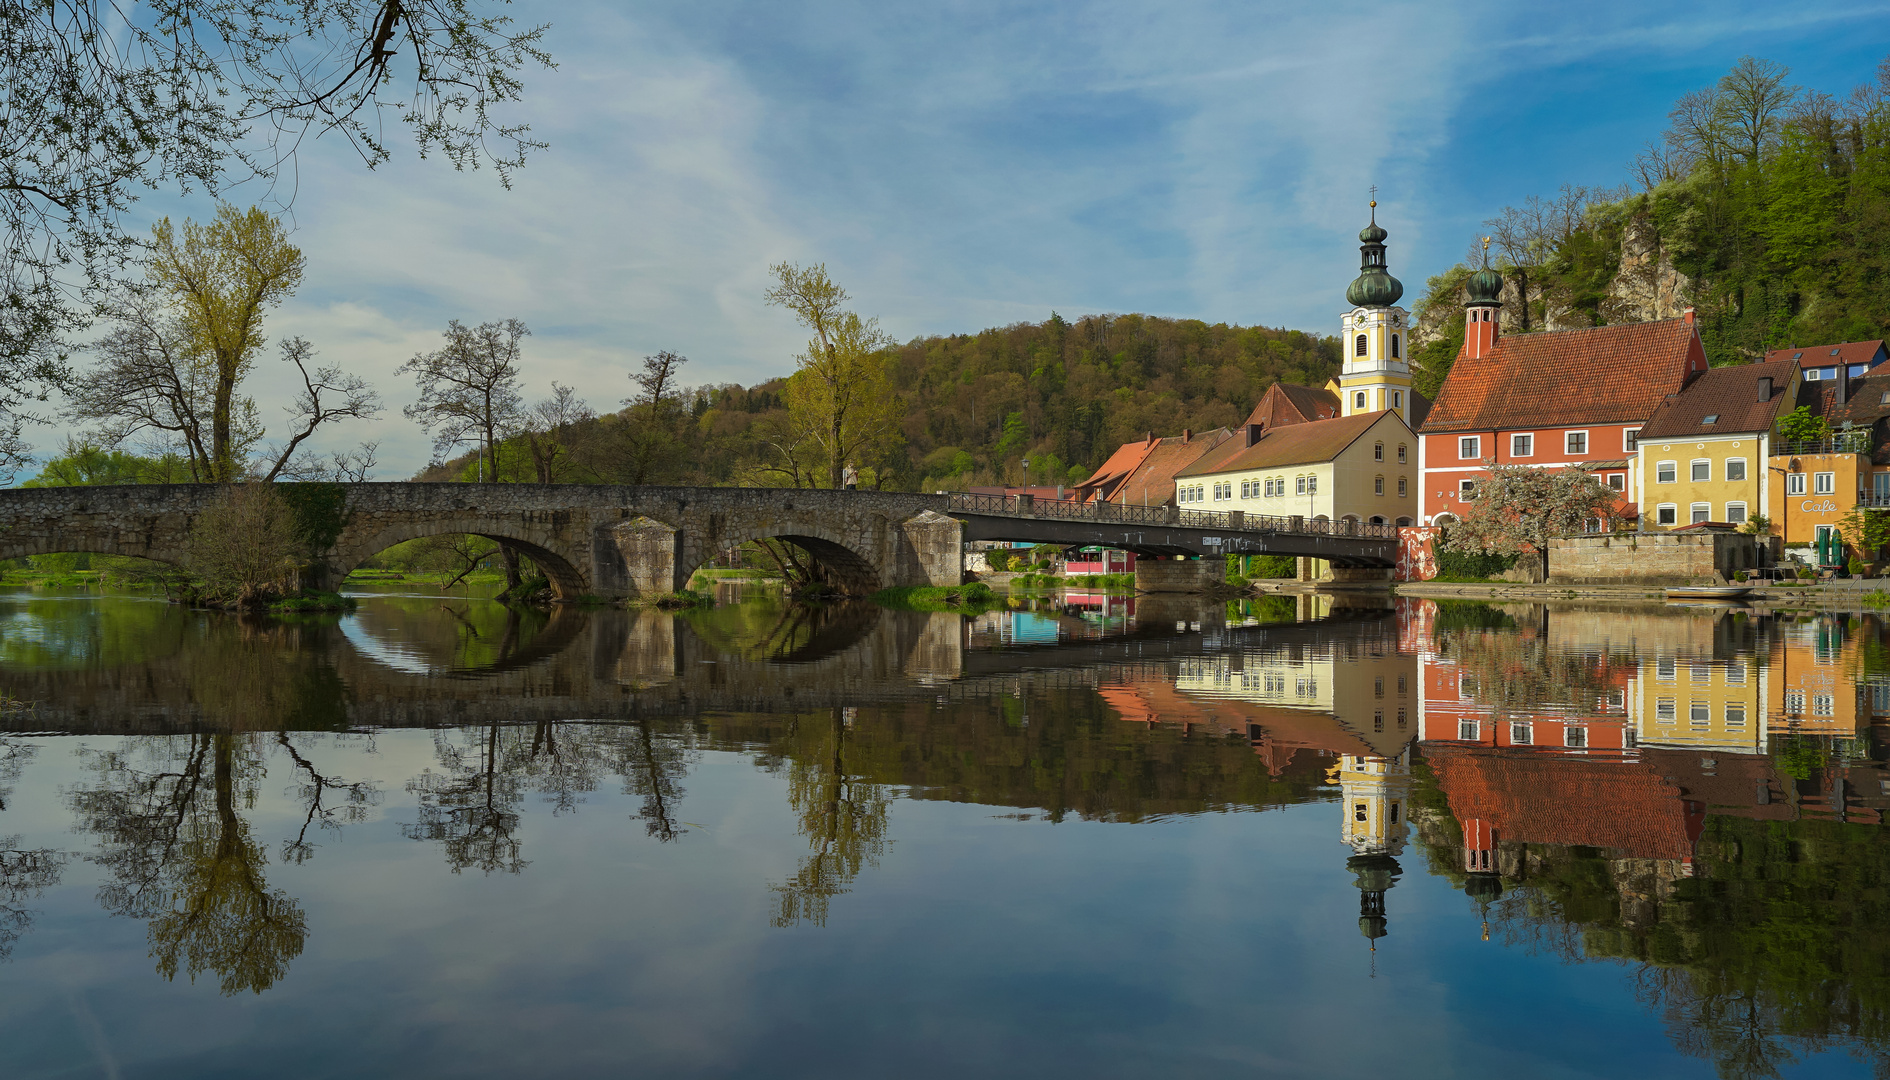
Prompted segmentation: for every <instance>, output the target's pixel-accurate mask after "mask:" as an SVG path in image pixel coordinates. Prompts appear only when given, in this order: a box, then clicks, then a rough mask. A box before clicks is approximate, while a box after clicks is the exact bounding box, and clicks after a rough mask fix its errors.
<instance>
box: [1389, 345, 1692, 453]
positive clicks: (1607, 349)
mask: <svg viewBox="0 0 1890 1080" xmlns="http://www.w3.org/2000/svg"><path fill="white" fill-rule="evenodd" d="M1705 370H1706V354H1705V351H1704V350H1703V349H1701V347H1700V343H1699V335H1698V334H1697V333H1696V332H1695V327H1694V324H1693V322H1692V321H1691V320H1690V319H1688V318H1684V317H1683V318H1678V319H1664V320H1662V321H1660V322H1647V323H1630V324H1627V325H1625V326H1601V327H1596V328H1594V329H1592V330H1563V331H1559V332H1556V333H1548V334H1507V335H1504V336H1502V337H1500V338H1498V339H1497V341H1496V347H1495V348H1494V349H1492V350H1491V351H1490V352H1489V353H1487V354H1486V355H1484V356H1482V357H1479V358H1472V357H1470V356H1469V355H1468V354H1467V353H1465V352H1459V353H1458V354H1457V360H1456V362H1455V363H1454V364H1453V365H1452V366H1451V369H1450V375H1449V376H1448V377H1447V378H1446V379H1445V380H1444V388H1443V389H1442V390H1441V391H1439V392H1438V395H1437V401H1436V403H1435V404H1434V405H1432V406H1431V413H1430V416H1429V417H1428V418H1426V419H1425V421H1424V422H1423V424H1422V425H1421V430H1423V431H1424V432H1427V433H1428V432H1443V431H1500V430H1507V429H1516V428H1553V427H1574V426H1579V425H1582V424H1613V423H1633V422H1634V421H1637V420H1645V419H1646V418H1647V417H1648V416H1649V415H1650V414H1652V413H1653V411H1654V408H1655V406H1656V405H1658V404H1659V403H1660V400H1661V398H1663V397H1665V396H1666V395H1668V394H1677V393H1679V392H1680V390H1681V389H1683V388H1684V387H1685V386H1686V384H1687V380H1688V378H1689V377H1690V376H1691V375H1694V374H1697V373H1698V372H1701V371H1705Z"/></svg>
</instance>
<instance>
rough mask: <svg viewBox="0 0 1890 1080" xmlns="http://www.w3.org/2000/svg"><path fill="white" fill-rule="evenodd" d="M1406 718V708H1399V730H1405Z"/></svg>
mask: <svg viewBox="0 0 1890 1080" xmlns="http://www.w3.org/2000/svg"><path fill="white" fill-rule="evenodd" d="M1405 719H1406V718H1405V714H1404V710H1403V709H1399V710H1398V730H1399V731H1403V730H1404V728H1405Z"/></svg>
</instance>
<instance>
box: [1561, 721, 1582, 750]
mask: <svg viewBox="0 0 1890 1080" xmlns="http://www.w3.org/2000/svg"><path fill="white" fill-rule="evenodd" d="M1562 745H1563V746H1587V745H1588V729H1587V728H1585V727H1576V726H1574V725H1572V724H1571V725H1570V726H1568V727H1565V728H1563V729H1562Z"/></svg>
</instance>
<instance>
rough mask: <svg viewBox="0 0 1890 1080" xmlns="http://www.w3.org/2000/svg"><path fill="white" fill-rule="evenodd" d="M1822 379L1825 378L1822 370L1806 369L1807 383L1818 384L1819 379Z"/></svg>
mask: <svg viewBox="0 0 1890 1080" xmlns="http://www.w3.org/2000/svg"><path fill="white" fill-rule="evenodd" d="M1822 378H1824V373H1823V372H1822V371H1821V370H1820V369H1818V368H1806V369H1805V381H1806V382H1817V381H1818V380H1819V379H1822Z"/></svg>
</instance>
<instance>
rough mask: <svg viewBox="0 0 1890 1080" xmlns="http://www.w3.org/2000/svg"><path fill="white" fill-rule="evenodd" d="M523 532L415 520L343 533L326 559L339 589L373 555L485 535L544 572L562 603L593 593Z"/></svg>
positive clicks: (566, 563) (468, 522) (505, 526)
mask: <svg viewBox="0 0 1890 1080" xmlns="http://www.w3.org/2000/svg"><path fill="white" fill-rule="evenodd" d="M523 531H524V530H522V529H519V528H517V527H515V526H512V525H511V524H510V523H501V522H495V521H493V520H491V519H490V518H477V519H458V520H455V519H452V518H444V519H416V520H413V521H408V522H402V523H400V524H394V525H389V526H387V527H385V528H382V529H380V530H378V531H376V532H374V533H372V534H369V535H364V536H359V537H350V536H348V535H347V533H346V532H345V531H344V533H343V534H342V537H341V540H340V542H339V543H337V544H336V546H335V549H334V551H332V552H331V553H330V554H329V555H328V557H327V558H326V559H325V560H324V561H325V562H326V563H327V564H328V566H329V569H330V571H331V572H332V573H333V575H334V580H333V581H331V582H330V583H329V584H330V586H331V587H339V586H340V585H341V583H342V581H344V580H346V579H347V577H348V575H349V574H351V573H353V572H354V570H355V568H356V567H358V566H360V565H361V564H362V563H364V562H366V561H368V560H369V559H371V558H373V557H374V556H376V555H378V554H380V553H381V552H383V551H386V550H387V549H388V548H390V547H393V546H394V545H395V544H404V543H406V542H407V541H409V540H422V539H425V538H426V537H429V536H451V535H454V534H456V533H463V534H466V535H470V536H483V537H485V538H486V539H487V540H491V541H493V542H494V543H499V544H505V545H506V546H508V547H511V548H513V549H515V550H517V551H519V552H520V553H522V554H524V555H525V556H526V557H527V558H529V559H531V561H532V562H533V563H534V564H536V565H537V567H538V568H539V569H540V570H542V571H544V573H545V580H547V581H549V582H550V583H551V593H552V595H553V596H554V597H556V598H557V599H559V600H576V599H577V598H578V597H580V596H583V595H584V594H585V593H587V592H589V591H590V588H589V583H588V582H587V581H586V580H585V577H584V574H583V572H582V571H580V570H579V569H578V568H577V567H576V566H573V565H572V564H571V561H570V560H569V559H567V558H565V557H564V556H563V555H560V554H559V553H557V552H556V551H553V550H551V549H550V548H548V547H546V546H544V545H543V544H540V543H538V542H536V541H534V540H532V539H531V538H530V537H527V536H521V535H519V534H520V533H521V532H523Z"/></svg>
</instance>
